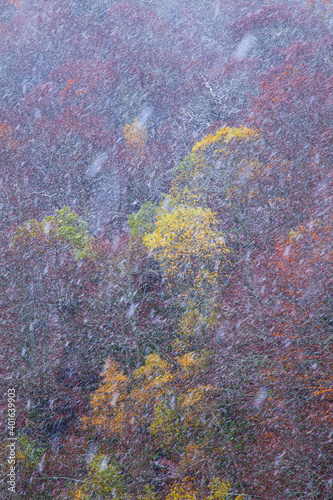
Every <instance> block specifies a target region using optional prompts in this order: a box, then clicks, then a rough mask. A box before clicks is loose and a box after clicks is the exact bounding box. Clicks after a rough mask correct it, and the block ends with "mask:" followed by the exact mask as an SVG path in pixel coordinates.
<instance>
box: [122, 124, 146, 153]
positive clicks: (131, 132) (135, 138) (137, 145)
mask: <svg viewBox="0 0 333 500" xmlns="http://www.w3.org/2000/svg"><path fill="white" fill-rule="evenodd" d="M123 132H124V137H125V140H126V143H127V144H128V145H129V146H130V147H131V148H134V149H137V150H139V151H140V150H141V149H142V148H143V146H144V144H145V143H146V142H147V140H148V132H147V127H145V126H144V125H142V123H141V122H140V121H139V120H138V119H137V118H136V119H135V120H134V122H133V123H131V124H127V125H125V127H124V129H123Z"/></svg>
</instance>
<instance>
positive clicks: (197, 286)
mask: <svg viewBox="0 0 333 500" xmlns="http://www.w3.org/2000/svg"><path fill="white" fill-rule="evenodd" d="M216 227H217V220H216V218H215V214H214V213H213V212H212V211H211V210H209V209H204V208H201V207H194V206H188V205H179V206H176V207H175V208H174V209H171V211H169V210H163V209H160V211H159V212H158V215H157V222H156V229H155V231H154V232H153V233H149V234H146V235H145V236H144V237H143V242H144V244H145V245H146V246H147V248H148V249H149V250H150V251H152V252H153V254H154V256H155V257H156V259H157V260H158V261H159V262H160V264H161V266H162V268H163V270H164V272H165V274H166V276H167V277H168V278H169V279H170V280H171V281H173V282H175V281H177V280H182V282H183V283H184V284H185V285H186V286H187V287H188V286H191V287H193V289H194V290H195V291H196V292H199V293H201V292H203V291H204V290H205V288H207V286H209V287H210V288H211V287H214V286H215V285H216V283H217V277H218V273H217V269H218V267H219V265H220V259H221V257H222V256H223V254H227V253H229V250H228V249H227V247H226V245H225V241H224V237H223V234H222V233H220V232H218V231H217V229H216Z"/></svg>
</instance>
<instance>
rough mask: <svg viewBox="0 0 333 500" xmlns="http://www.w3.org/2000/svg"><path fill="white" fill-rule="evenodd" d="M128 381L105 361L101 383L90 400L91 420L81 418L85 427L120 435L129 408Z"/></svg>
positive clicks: (126, 422)
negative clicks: (88, 426) (88, 425)
mask: <svg viewBox="0 0 333 500" xmlns="http://www.w3.org/2000/svg"><path fill="white" fill-rule="evenodd" d="M128 386H129V379H128V377H126V375H124V373H123V372H122V371H121V370H120V369H119V368H118V366H117V365H116V363H114V362H113V361H111V360H107V362H106V366H105V370H104V372H103V383H102V385H101V386H100V387H99V388H98V389H97V390H96V392H94V394H93V395H92V397H91V399H90V405H91V409H92V411H93V416H92V418H90V419H89V418H87V417H84V418H83V422H84V424H85V426H87V424H91V425H93V426H94V427H97V428H101V429H104V430H108V431H109V432H110V433H121V432H122V431H123V430H124V428H126V425H127V424H128V418H129V408H128V407H127V400H128V398H127V392H128Z"/></svg>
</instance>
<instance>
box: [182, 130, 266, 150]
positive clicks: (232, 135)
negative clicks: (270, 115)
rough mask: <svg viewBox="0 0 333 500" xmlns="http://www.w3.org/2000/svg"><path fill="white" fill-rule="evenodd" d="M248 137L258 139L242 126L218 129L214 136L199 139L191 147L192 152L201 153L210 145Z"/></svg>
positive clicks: (254, 132)
mask: <svg viewBox="0 0 333 500" xmlns="http://www.w3.org/2000/svg"><path fill="white" fill-rule="evenodd" d="M250 137H258V132H256V131H255V130H253V129H250V128H247V127H244V126H242V127H239V128H233V127H224V128H219V129H218V131H217V132H216V133H215V134H208V135H206V136H205V137H204V138H203V139H201V141H199V142H197V143H196V144H195V145H194V146H193V148H192V152H193V153H196V152H200V153H202V152H204V150H205V149H206V148H207V147H208V146H211V145H212V144H216V143H218V142H221V141H223V142H224V143H225V144H228V142H230V141H231V140H232V139H241V140H244V139H248V138H250Z"/></svg>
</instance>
